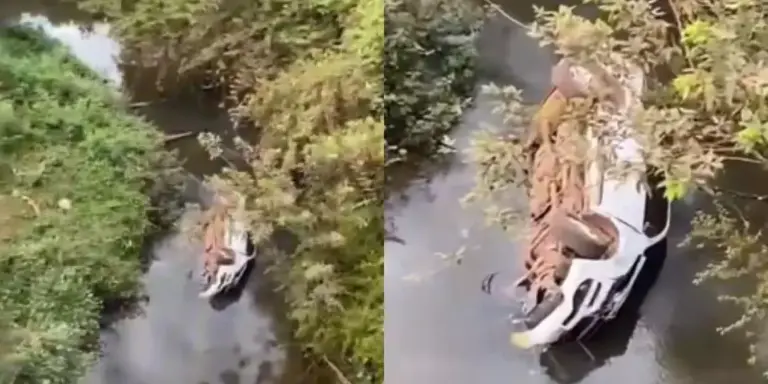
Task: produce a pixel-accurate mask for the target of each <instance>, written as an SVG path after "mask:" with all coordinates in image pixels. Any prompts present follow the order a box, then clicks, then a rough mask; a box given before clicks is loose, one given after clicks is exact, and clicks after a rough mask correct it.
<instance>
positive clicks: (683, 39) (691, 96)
mask: <svg viewBox="0 0 768 384" xmlns="http://www.w3.org/2000/svg"><path fill="white" fill-rule="evenodd" d="M585 3H592V4H595V5H596V6H597V7H598V8H599V9H600V10H601V11H602V13H603V14H602V17H601V19H600V20H595V21H590V20H587V19H584V18H582V17H579V16H577V15H575V14H574V13H573V12H572V11H573V9H572V8H569V7H560V8H559V9H557V10H543V9H538V10H537V12H536V13H537V17H536V23H534V25H533V26H532V28H531V35H532V36H534V37H536V38H538V39H540V40H541V42H542V43H543V44H544V45H547V46H551V47H553V48H555V49H556V50H557V52H558V53H559V54H561V55H563V56H566V57H568V58H571V59H573V60H574V61H576V62H577V63H581V64H586V65H588V64H593V63H595V62H601V63H608V64H610V63H615V61H614V60H615V56H613V54H614V53H618V54H619V56H621V57H622V58H623V59H627V60H630V61H632V62H634V63H635V64H637V65H639V66H641V67H642V68H643V69H644V71H645V73H646V74H647V75H649V76H648V78H647V88H648V90H647V93H646V95H647V97H646V98H645V100H644V108H643V110H642V111H639V113H638V115H637V116H636V120H635V123H636V129H637V131H638V135H637V139H638V140H639V141H640V142H641V143H642V145H643V150H644V153H643V154H644V157H645V161H646V163H647V164H648V165H649V166H651V167H652V169H656V170H657V173H658V174H659V175H658V176H662V178H663V180H664V181H663V184H664V186H665V187H666V191H667V197H668V198H669V199H671V200H676V199H680V198H682V197H683V196H685V195H686V194H688V193H690V192H691V191H693V190H697V191H700V192H705V193H708V194H710V195H711V196H712V197H713V199H714V200H715V202H716V204H717V205H722V204H721V203H722V202H723V201H724V200H723V197H728V196H727V195H728V194H730V195H732V196H736V197H738V198H745V197H746V198H753V199H756V200H759V201H763V200H765V197H762V196H755V195H752V194H750V193H746V192H743V191H722V190H720V189H719V188H717V187H716V185H715V183H713V181H714V179H715V177H717V176H719V175H721V174H722V173H723V172H725V171H727V169H728V167H727V166H726V164H728V163H729V162H731V163H732V162H746V163H755V164H758V165H762V166H763V167H765V166H766V165H768V162H767V160H766V157H765V149H766V146H765V145H766V143H767V142H768V141H767V140H768V124H767V123H766V121H768V104H766V95H767V94H768V66H767V64H766V63H768V60H766V59H768V50H767V49H766V47H767V46H768V45H766V44H768V21H767V20H768V9H766V7H765V4H764V2H763V1H760V0H740V1H719V2H711V1H703V0H679V1H672V2H669V3H667V2H659V3H657V2H649V1H646V0H586V1H585ZM662 6H663V7H664V8H660V7H662ZM492 89H494V90H495V91H496V93H497V94H499V95H501V96H504V99H505V100H504V101H503V102H502V104H503V105H502V109H503V110H505V111H507V113H508V114H510V116H509V117H510V118H514V119H516V121H519V119H520V117H521V115H520V114H519V112H520V111H521V110H522V105H521V104H520V97H519V96H520V95H519V92H518V91H517V90H514V89H511V88H508V89H503V90H502V89H498V88H492ZM592 111H593V109H584V110H582V111H581V113H576V114H575V115H574V117H577V118H574V119H571V120H569V121H568V123H569V124H572V125H578V126H582V127H583V126H584V125H586V124H590V126H592V127H594V128H596V129H597V130H598V133H597V134H598V135H599V129H600V127H601V125H600V122H599V121H598V120H596V117H595V116H594V114H592V113H591V112H592ZM574 112H576V111H574ZM475 144H476V145H475V148H474V152H475V160H476V161H477V162H478V163H479V164H480V170H479V172H480V183H479V184H478V188H477V190H476V191H475V196H483V197H486V198H491V199H493V197H494V194H496V193H498V192H499V191H503V190H504V189H505V188H512V187H514V186H515V185H518V183H519V182H521V178H520V176H522V175H523V173H522V172H519V170H521V169H524V168H525V167H526V166H527V165H526V164H524V163H522V162H521V159H524V158H525V157H524V156H519V154H520V153H523V152H524V149H523V143H521V142H519V141H515V140H504V141H502V140H500V139H499V137H498V134H495V133H488V132H486V133H483V134H482V135H481V136H480V137H478V138H477V140H476V142H475ZM579 160H583V161H591V160H592V158H591V157H586V158H584V159H579ZM610 171H619V170H618V169H614V170H610ZM492 215H494V217H495V219H496V220H497V221H499V222H502V223H508V222H509V221H510V217H509V210H506V209H501V210H496V211H494V212H493V213H492ZM734 215H735V213H734V212H730V211H728V210H726V209H718V210H717V211H716V212H712V213H699V216H698V218H697V219H696V220H695V221H694V230H693V233H692V238H691V239H690V240H691V241H693V242H694V243H698V244H702V243H708V244H709V245H711V246H713V247H715V248H716V249H718V250H720V251H721V252H722V260H721V261H719V262H717V263H714V264H713V265H711V266H710V267H709V268H708V269H707V270H706V271H704V272H702V273H701V275H700V276H699V277H700V278H699V279H697V281H701V280H702V279H708V278H718V279H726V280H727V279H734V278H741V277H743V276H756V277H758V279H757V280H758V283H757V285H756V287H755V290H754V291H753V292H752V293H750V294H747V295H745V296H741V297H725V298H723V299H725V300H728V301H731V302H734V303H736V304H737V305H739V306H741V307H742V309H743V311H744V317H743V318H741V319H739V320H738V321H737V322H736V323H735V324H734V325H733V326H730V327H724V328H722V329H721V331H723V332H727V331H729V330H732V329H735V328H738V327H740V326H743V325H745V324H747V323H748V322H749V321H750V320H759V319H763V318H764V317H765V316H766V314H768V312H766V309H768V279H766V278H765V276H766V271H767V270H768V269H766V266H768V264H767V263H766V261H765V260H767V259H766V257H765V256H766V250H765V247H764V246H760V245H759V241H762V238H763V236H762V235H761V234H760V233H756V231H755V230H756V226H755V225H749V223H748V222H745V221H743V220H742V219H740V218H739V216H734Z"/></svg>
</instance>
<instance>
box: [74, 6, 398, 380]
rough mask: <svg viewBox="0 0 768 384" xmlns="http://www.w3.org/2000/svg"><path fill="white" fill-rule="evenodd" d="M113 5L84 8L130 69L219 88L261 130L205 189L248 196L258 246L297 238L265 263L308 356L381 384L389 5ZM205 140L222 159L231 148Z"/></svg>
mask: <svg viewBox="0 0 768 384" xmlns="http://www.w3.org/2000/svg"><path fill="white" fill-rule="evenodd" d="M113 4H114V2H111V1H102V0H85V1H82V2H80V5H81V6H82V7H84V8H85V9H88V10H90V11H92V12H99V13H102V14H104V15H106V17H107V18H108V19H109V20H110V21H111V23H112V25H113V27H114V29H113V31H114V34H115V36H116V38H117V39H118V40H119V41H120V42H121V43H122V44H123V46H124V47H125V49H126V52H127V53H125V54H124V55H123V59H124V61H125V62H126V64H128V65H137V66H140V67H142V68H156V69H158V71H157V72H158V74H159V76H158V83H159V84H160V85H161V86H162V88H163V90H165V91H167V92H173V91H174V90H173V89H172V86H174V85H190V84H191V85H193V86H197V87H201V86H206V87H207V88H209V89H210V88H211V86H212V88H213V89H216V90H219V91H220V95H221V96H222V99H223V100H224V101H225V102H226V104H227V105H228V106H230V107H231V113H232V116H233V118H234V120H236V121H238V128H237V129H238V130H240V132H248V131H250V132H251V133H253V132H256V133H257V135H253V134H244V136H248V137H253V136H256V137H257V138H256V139H254V140H252V141H251V142H245V141H244V140H236V142H235V146H236V147H237V148H236V149H238V150H239V152H240V153H241V155H242V158H243V160H245V161H244V162H245V163H246V164H247V167H244V168H243V169H239V170H232V169H230V170H225V171H224V172H223V173H222V174H221V175H219V176H218V177H215V178H212V179H210V180H209V183H210V184H211V185H212V186H214V187H215V188H217V189H220V190H235V191H237V192H239V193H240V194H241V195H243V196H244V197H245V207H246V211H247V217H248V221H249V225H250V228H251V230H252V232H253V235H254V237H255V239H257V240H268V239H270V238H271V237H272V235H273V233H274V232H275V231H276V230H285V231H287V232H289V233H291V234H292V235H293V237H294V238H295V239H297V242H298V243H297V244H295V250H292V251H286V250H284V249H281V250H277V249H270V247H269V245H270V243H269V242H267V241H264V242H263V244H264V247H263V248H264V249H263V250H262V251H261V253H260V254H261V255H267V254H274V255H275V257H274V263H273V265H272V271H273V272H272V273H273V276H275V277H276V279H277V281H278V282H280V283H281V284H282V285H283V291H284V292H285V295H286V299H287V304H288V317H289V318H290V319H291V320H292V321H293V323H294V325H295V327H294V329H295V333H294V334H295V336H296V340H297V341H298V342H299V344H300V345H301V347H302V348H303V350H304V351H305V352H306V355H307V356H308V357H310V358H311V359H313V360H314V361H316V362H319V363H320V364H321V365H322V366H325V367H331V370H333V371H334V372H335V373H336V375H337V376H338V379H337V381H339V380H343V379H342V378H348V379H349V380H352V381H354V382H356V383H366V382H371V383H378V382H381V381H382V380H383V377H382V370H383V353H382V348H383V345H382V344H383V280H382V279H383V276H382V275H383V268H382V267H383V249H382V246H381V244H382V243H383V225H382V223H381V218H382V216H383V212H382V209H383V208H382V206H383V204H382V201H383V192H382V188H383V185H382V184H383V175H384V172H383V170H384V145H383V142H384V137H383V135H384V122H383V116H382V100H381V95H382V73H381V65H382V49H383V44H384V36H383V33H384V28H383V25H384V19H383V1H382V0H364V1H349V0H331V1H310V2H297V1H288V0H269V1H264V2H256V3H254V2H240V1H201V0H191V1H190V0H139V1H134V2H132V3H131V5H130V6H121V7H117V8H113ZM131 63H132V64H131ZM202 141H203V144H205V145H206V146H208V147H209V149H211V150H212V152H213V153H214V154H215V153H220V152H219V151H218V150H217V149H216V147H217V146H220V145H222V142H221V140H219V139H218V138H216V137H211V136H205V135H204V137H203V140H202ZM261 260H264V259H263V258H262V259H261Z"/></svg>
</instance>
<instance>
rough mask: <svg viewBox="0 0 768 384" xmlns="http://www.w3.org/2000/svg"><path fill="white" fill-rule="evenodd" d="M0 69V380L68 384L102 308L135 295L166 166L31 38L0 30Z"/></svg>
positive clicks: (115, 100) (97, 90)
mask: <svg viewBox="0 0 768 384" xmlns="http://www.w3.org/2000/svg"><path fill="white" fill-rule="evenodd" d="M0 73H1V76H0V77H1V78H2V83H1V84H0V137H2V141H0V168H1V169H2V176H0V182H1V183H0V200H2V207H3V211H2V213H1V214H0V223H2V224H1V226H0V228H1V229H0V242H2V246H1V247H0V261H1V262H2V267H0V307H2V308H3V315H4V317H3V319H2V320H3V323H2V325H3V329H4V330H6V331H7V332H4V335H3V336H4V337H8V338H9V342H8V343H3V344H4V345H6V346H13V347H11V348H6V349H4V350H3V353H4V354H3V363H4V365H3V370H2V374H3V375H4V376H2V377H0V379H2V380H0V381H3V382H14V380H16V381H17V382H34V383H38V382H49V383H71V382H76V381H77V380H79V378H80V377H82V374H83V373H84V372H85V370H86V369H87V368H88V366H89V365H90V364H91V363H92V362H93V361H94V359H95V356H96V352H97V351H98V332H99V320H100V317H101V315H102V311H103V308H104V306H105V303H115V302H119V301H123V300H126V299H128V300H130V299H134V298H136V297H137V296H138V295H139V293H140V284H139V278H140V275H141V273H142V263H143V261H142V259H141V257H140V255H141V254H142V252H141V251H142V245H143V241H144V238H145V235H147V234H148V233H149V232H150V231H151V230H152V229H154V226H153V224H152V222H151V220H150V216H152V217H154V218H156V219H162V218H169V217H167V216H165V214H166V213H170V211H164V210H161V211H157V210H155V209H153V208H157V206H156V205H155V204H153V203H160V202H161V201H160V200H155V199H153V197H155V196H159V194H157V193H159V192H164V191H167V188H166V186H165V185H163V184H162V183H158V182H157V181H156V178H157V176H158V175H160V174H161V173H163V174H164V176H173V175H172V174H171V173H172V172H173V170H172V168H171V167H168V166H167V165H169V164H171V162H172V159H171V158H170V157H169V156H168V155H167V154H165V152H164V151H163V150H162V149H163V140H162V135H161V134H160V133H159V132H157V131H156V130H155V129H154V128H153V127H152V126H151V125H150V124H148V123H146V122H145V121H143V120H142V119H140V118H138V117H137V116H134V115H132V114H131V113H129V112H128V111H126V109H125V108H124V106H125V104H126V103H125V102H124V101H123V100H122V97H121V96H120V95H119V93H117V91H116V90H115V89H113V88H112V87H110V86H109V85H108V84H106V82H105V81H104V80H103V79H101V78H100V77H99V76H98V75H97V74H96V73H94V72H93V71H91V70H90V69H89V68H87V67H86V66H85V65H84V64H82V63H80V62H79V61H77V60H76V59H74V58H73V56H72V55H71V54H70V53H69V52H68V50H67V49H66V48H65V47H64V46H63V45H61V44H60V43H59V42H56V41H55V40H53V39H50V38H48V37H46V36H45V35H44V34H43V33H42V32H40V31H37V30H33V29H31V28H26V27H11V28H4V29H2V30H0ZM170 179H172V177H170V178H169V177H164V178H163V180H164V181H167V180H170ZM153 200H154V201H153ZM166 207H167V208H170V206H166ZM148 213H152V214H151V215H149V214H148ZM160 222H165V221H163V220H158V223H160Z"/></svg>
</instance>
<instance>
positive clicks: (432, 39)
mask: <svg viewBox="0 0 768 384" xmlns="http://www.w3.org/2000/svg"><path fill="white" fill-rule="evenodd" d="M386 15H387V17H386V28H385V31H386V36H385V40H384V41H385V55H384V95H385V96H384V108H385V111H386V116H387V119H386V131H385V138H386V141H387V146H388V152H389V153H388V155H390V157H391V159H390V160H389V163H390V164H391V163H393V162H394V161H399V160H402V159H403V158H404V156H402V155H404V154H406V153H408V152H416V153H419V154H430V153H434V152H435V150H438V149H440V148H441V146H443V145H450V142H446V141H447V140H446V139H445V138H444V136H445V135H446V134H447V133H448V132H449V131H450V130H451V129H452V128H453V127H454V126H455V125H456V123H458V121H459V119H460V118H461V114H462V112H463V110H464V107H465V106H466V105H467V104H468V103H469V102H470V96H471V95H472V93H473V91H474V86H475V80H476V76H475V74H476V73H475V71H476V68H475V65H476V63H475V58H476V50H475V41H474V40H475V39H474V38H475V32H476V31H477V29H478V28H479V27H480V25H481V22H482V20H483V18H482V16H483V13H482V10H481V9H480V8H479V7H477V6H475V5H473V4H472V3H470V2H460V1H446V0H438V1H429V2H413V1H403V0H390V1H387V5H386Z"/></svg>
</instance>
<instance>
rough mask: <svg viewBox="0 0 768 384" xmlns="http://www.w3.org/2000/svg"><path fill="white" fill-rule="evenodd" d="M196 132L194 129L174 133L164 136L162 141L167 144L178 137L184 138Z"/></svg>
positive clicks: (178, 138)
mask: <svg viewBox="0 0 768 384" xmlns="http://www.w3.org/2000/svg"><path fill="white" fill-rule="evenodd" d="M196 133H197V132H195V131H188V132H181V133H174V134H172V135H167V136H165V138H164V139H163V142H165V143H166V144H168V143H170V142H172V141H176V140H180V139H183V138H186V137H189V136H194V135H195V134H196Z"/></svg>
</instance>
